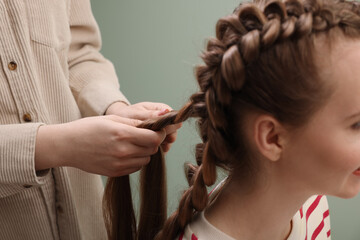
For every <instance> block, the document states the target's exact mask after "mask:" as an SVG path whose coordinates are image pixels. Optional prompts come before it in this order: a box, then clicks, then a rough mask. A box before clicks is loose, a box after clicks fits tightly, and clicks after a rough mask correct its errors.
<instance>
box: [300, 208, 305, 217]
mask: <svg viewBox="0 0 360 240" xmlns="http://www.w3.org/2000/svg"><path fill="white" fill-rule="evenodd" d="M303 216H304V214H303V210H302V207H301V208H300V217H301V218H303Z"/></svg>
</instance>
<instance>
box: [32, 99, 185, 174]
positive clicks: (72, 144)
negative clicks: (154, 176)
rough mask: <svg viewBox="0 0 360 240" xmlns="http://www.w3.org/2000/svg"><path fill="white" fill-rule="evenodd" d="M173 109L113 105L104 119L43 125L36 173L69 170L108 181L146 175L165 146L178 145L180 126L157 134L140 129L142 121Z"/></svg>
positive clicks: (149, 105) (138, 105)
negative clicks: (154, 156) (143, 172)
mask: <svg viewBox="0 0 360 240" xmlns="http://www.w3.org/2000/svg"><path fill="white" fill-rule="evenodd" d="M169 109H171V108H170V107H169V106H167V105H165V104H161V103H148V102H144V103H138V104H134V105H129V106H128V105H126V104H125V103H122V102H116V103H113V104H112V105H111V106H110V107H109V108H108V109H107V111H106V113H105V116H99V117H88V118H83V119H80V120H77V121H73V122H69V123H64V124H56V125H44V126H41V127H40V128H39V130H38V133H37V137H36V146H35V169H36V170H37V171H38V170H43V169H48V168H53V167H60V166H69V167H75V168H79V169H81V170H84V171H87V172H90V173H95V174H100V175H104V176H109V177H116V176H122V175H127V174H130V173H133V172H136V171H138V170H140V169H141V167H142V166H144V165H146V164H148V163H149V161H150V156H151V155H152V154H154V153H156V152H157V150H158V148H159V146H160V145H161V146H162V147H163V149H164V151H168V150H169V149H170V145H171V143H172V142H174V141H175V139H176V131H177V129H178V128H179V127H180V126H181V125H179V124H177V125H172V126H168V127H167V128H165V129H164V130H162V131H159V132H154V131H151V130H147V129H139V128H137V127H136V126H137V125H138V124H140V123H141V120H144V119H148V118H153V117H156V116H160V115H163V114H165V113H166V112H167V111H169Z"/></svg>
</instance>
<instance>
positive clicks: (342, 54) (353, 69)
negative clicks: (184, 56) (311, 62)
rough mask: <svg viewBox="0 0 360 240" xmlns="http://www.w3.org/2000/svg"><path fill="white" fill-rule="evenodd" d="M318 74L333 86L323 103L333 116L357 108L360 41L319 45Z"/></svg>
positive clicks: (358, 109) (359, 85)
mask: <svg viewBox="0 0 360 240" xmlns="http://www.w3.org/2000/svg"><path fill="white" fill-rule="evenodd" d="M318 50H319V51H318V52H319V54H318V56H317V57H318V60H317V62H318V63H319V75H320V78H321V79H322V80H323V81H325V84H329V85H331V87H332V90H333V94H332V96H331V97H330V99H329V101H328V102H327V103H326V104H325V105H326V106H325V108H330V109H329V110H331V111H333V113H334V114H336V116H342V115H348V114H351V112H356V111H360V41H359V40H345V39H343V40H342V41H336V42H334V43H332V44H331V45H328V46H325V47H320V48H318Z"/></svg>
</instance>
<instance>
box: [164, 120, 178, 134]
mask: <svg viewBox="0 0 360 240" xmlns="http://www.w3.org/2000/svg"><path fill="white" fill-rule="evenodd" d="M181 126H182V123H177V124H172V125H169V126H166V127H165V131H166V135H169V134H172V133H175V132H176V131H177V130H178V129H179V128H181Z"/></svg>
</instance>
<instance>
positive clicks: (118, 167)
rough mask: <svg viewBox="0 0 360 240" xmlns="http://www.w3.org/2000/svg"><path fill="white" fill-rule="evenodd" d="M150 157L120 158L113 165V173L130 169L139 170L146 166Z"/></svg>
mask: <svg viewBox="0 0 360 240" xmlns="http://www.w3.org/2000/svg"><path fill="white" fill-rule="evenodd" d="M150 159H151V157H150V156H145V157H133V158H130V157H129V158H125V159H124V158H121V159H118V161H117V162H116V163H115V164H114V165H113V169H112V170H113V171H114V172H120V171H124V170H127V169H130V168H140V167H143V166H145V165H147V164H148V163H149V162H150Z"/></svg>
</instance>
